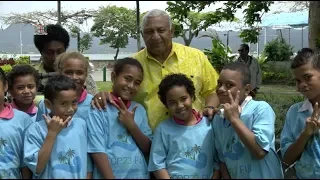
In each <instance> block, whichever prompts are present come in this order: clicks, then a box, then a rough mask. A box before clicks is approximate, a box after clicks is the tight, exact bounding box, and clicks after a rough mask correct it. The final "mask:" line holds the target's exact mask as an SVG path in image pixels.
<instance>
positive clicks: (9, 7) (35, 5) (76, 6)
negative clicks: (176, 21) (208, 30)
mask: <svg viewBox="0 0 320 180" xmlns="http://www.w3.org/2000/svg"><path fill="white" fill-rule="evenodd" d="M107 5H116V6H122V7H126V8H131V9H134V8H135V7H136V1H61V9H62V10H68V11H77V10H81V9H84V8H86V9H98V8H99V7H100V6H107ZM221 5H222V3H218V4H216V5H214V6H210V7H209V8H206V9H204V11H203V12H207V11H210V10H215V9H216V8H218V7H221ZM154 8H157V9H161V10H165V9H166V8H167V3H166V1H140V12H141V13H142V12H145V11H149V10H151V9H154ZM281 8H282V9H283V10H286V7H283V6H281ZM50 9H57V1H0V16H1V15H5V14H9V13H11V12H15V13H26V12H32V11H46V10H50ZM287 9H288V8H287ZM276 10H279V6H276V5H274V6H272V7H271V12H273V11H276ZM236 17H237V18H239V19H242V17H243V13H242V12H241V11H238V12H237V13H236ZM241 24H242V23H238V24H235V23H222V25H221V27H219V26H215V27H214V28H215V29H216V30H223V29H224V28H230V26H232V27H236V26H237V27H239V26H241ZM0 25H1V26H2V27H3V28H6V27H7V25H4V24H1V22H0ZM92 25H93V21H92V20H89V21H88V22H87V25H84V26H83V27H82V28H81V29H82V30H84V31H89V29H90V27H91V26H92ZM231 29H232V28H231Z"/></svg>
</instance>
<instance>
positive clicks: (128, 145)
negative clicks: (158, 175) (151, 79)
mask: <svg viewBox="0 0 320 180" xmlns="http://www.w3.org/2000/svg"><path fill="white" fill-rule="evenodd" d="M136 105H138V108H137V109H136V111H135V116H134V120H135V123H136V124H137V126H138V127H139V128H140V130H141V132H142V133H143V134H144V135H146V136H147V137H149V138H150V140H151V139H152V131H151V129H150V127H149V125H148V119H147V113H146V111H145V109H144V107H143V106H142V105H140V104H138V103H136V102H133V101H132V102H131V105H130V107H129V108H128V109H129V111H131V110H132V108H133V107H135V106H136ZM118 112H119V111H118V109H117V108H116V107H114V106H113V105H111V104H107V111H100V110H97V109H92V108H91V109H90V113H89V119H88V121H87V124H88V152H89V153H105V154H107V156H108V159H109V163H110V165H111V167H112V172H113V174H114V176H115V177H116V178H117V179H128V178H132V179H149V172H148V169H147V163H146V160H145V158H144V155H143V154H142V152H141V151H140V149H139V147H138V146H137V144H136V142H135V141H134V139H133V138H132V136H131V135H130V134H129V133H128V132H127V129H126V128H125V127H124V126H123V125H122V124H121V122H120V121H119V120H118V118H117V117H118ZM93 178H95V179H100V178H102V176H101V174H100V172H99V171H98V169H97V168H96V166H94V169H93Z"/></svg>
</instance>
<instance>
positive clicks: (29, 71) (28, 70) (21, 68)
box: [7, 64, 40, 89]
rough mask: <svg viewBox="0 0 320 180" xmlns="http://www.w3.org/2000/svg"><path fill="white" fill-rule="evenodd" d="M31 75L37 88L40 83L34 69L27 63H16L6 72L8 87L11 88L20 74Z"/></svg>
mask: <svg viewBox="0 0 320 180" xmlns="http://www.w3.org/2000/svg"><path fill="white" fill-rule="evenodd" d="M27 75H31V76H33V78H34V81H35V83H36V87H37V88H38V87H39V85H40V78H39V74H38V72H37V70H36V69H34V68H33V67H32V66H31V65H29V64H18V65H15V66H13V68H12V70H11V71H10V72H9V73H8V74H7V80H8V88H9V89H12V88H13V85H14V82H15V80H16V78H17V77H21V76H27Z"/></svg>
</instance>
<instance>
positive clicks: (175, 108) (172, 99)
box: [166, 86, 192, 121]
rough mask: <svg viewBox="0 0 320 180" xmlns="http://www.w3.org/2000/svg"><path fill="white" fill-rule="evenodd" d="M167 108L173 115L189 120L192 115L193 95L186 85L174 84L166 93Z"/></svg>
mask: <svg viewBox="0 0 320 180" xmlns="http://www.w3.org/2000/svg"><path fill="white" fill-rule="evenodd" d="M166 104H167V108H168V110H169V112H170V114H171V115H172V116H175V117H177V118H179V119H181V120H185V121H186V120H188V119H189V118H190V115H192V97H191V96H190V94H189V93H188V92H187V89H186V87H185V86H174V87H173V88H172V89H170V90H169V91H168V92H167V93H166Z"/></svg>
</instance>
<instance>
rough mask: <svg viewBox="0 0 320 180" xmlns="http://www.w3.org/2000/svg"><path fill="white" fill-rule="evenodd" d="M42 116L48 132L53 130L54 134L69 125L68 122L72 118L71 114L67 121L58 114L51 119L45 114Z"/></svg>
mask: <svg viewBox="0 0 320 180" xmlns="http://www.w3.org/2000/svg"><path fill="white" fill-rule="evenodd" d="M42 116H43V118H44V120H45V121H46V124H47V127H48V132H51V133H53V134H54V135H58V134H59V133H60V132H61V130H62V129H63V128H65V127H67V125H68V123H69V122H70V120H71V116H69V117H68V118H67V119H66V120H65V121H63V119H61V118H60V117H58V116H53V117H52V118H51V119H50V118H48V117H47V116H46V115H45V114H43V115H42Z"/></svg>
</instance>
